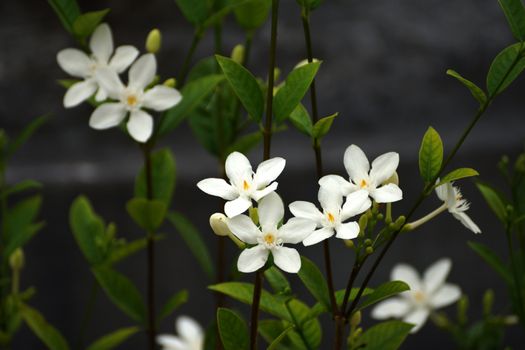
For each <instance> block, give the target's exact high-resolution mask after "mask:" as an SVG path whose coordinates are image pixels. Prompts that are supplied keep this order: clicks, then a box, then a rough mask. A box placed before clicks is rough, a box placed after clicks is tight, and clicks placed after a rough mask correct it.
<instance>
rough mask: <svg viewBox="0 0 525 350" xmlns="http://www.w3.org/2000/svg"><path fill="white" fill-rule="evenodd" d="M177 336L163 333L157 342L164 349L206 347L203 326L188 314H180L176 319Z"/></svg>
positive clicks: (195, 349)
mask: <svg viewBox="0 0 525 350" xmlns="http://www.w3.org/2000/svg"><path fill="white" fill-rule="evenodd" d="M175 330H176V331H177V334H178V335H177V336H175V335H170V334H161V335H158V336H157V343H158V344H159V345H160V346H162V350H202V349H204V332H203V330H202V328H201V326H200V325H199V324H198V323H197V322H196V321H195V320H194V319H192V318H190V317H188V316H180V317H179V318H177V320H176V321H175Z"/></svg>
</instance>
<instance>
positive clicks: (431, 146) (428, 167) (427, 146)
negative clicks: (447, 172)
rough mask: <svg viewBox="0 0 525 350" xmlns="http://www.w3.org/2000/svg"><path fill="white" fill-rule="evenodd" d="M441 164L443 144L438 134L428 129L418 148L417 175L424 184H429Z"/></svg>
mask: <svg viewBox="0 0 525 350" xmlns="http://www.w3.org/2000/svg"><path fill="white" fill-rule="evenodd" d="M442 163H443V142H442V141H441V137H440V136H439V133H438V132H437V131H436V130H435V129H434V128H433V127H429V128H428V130H427V132H426V133H425V136H423V141H421V147H420V148H419V173H420V174H421V177H422V178H423V180H424V181H425V182H431V181H432V180H434V179H435V178H436V177H437V176H438V175H439V171H440V170H441V164H442Z"/></svg>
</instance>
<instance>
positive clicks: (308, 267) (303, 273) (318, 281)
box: [298, 256, 332, 310]
mask: <svg viewBox="0 0 525 350" xmlns="http://www.w3.org/2000/svg"><path fill="white" fill-rule="evenodd" d="M298 276H299V278H300V279H301V281H302V282H303V284H304V285H305V287H306V288H307V289H308V291H309V292H310V293H311V294H312V295H313V296H314V298H315V299H317V300H318V301H319V302H320V303H321V304H322V305H323V306H324V307H325V308H326V309H327V310H332V306H331V304H330V294H329V292H328V285H327V284H326V281H325V279H324V276H323V274H322V273H321V271H320V270H319V268H318V267H317V265H315V264H314V263H313V262H312V261H311V260H309V259H308V258H305V257H304V256H301V270H299V273H298Z"/></svg>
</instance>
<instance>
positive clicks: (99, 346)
mask: <svg viewBox="0 0 525 350" xmlns="http://www.w3.org/2000/svg"><path fill="white" fill-rule="evenodd" d="M139 330H140V328H139V327H127V328H121V329H118V330H116V331H114V332H111V333H109V334H107V335H105V336H103V337H102V338H100V339H98V340H96V341H95V342H94V343H93V344H91V345H90V346H89V347H88V348H87V350H111V349H114V348H116V347H117V346H119V345H120V344H122V343H123V342H125V341H126V340H127V339H128V338H129V337H131V336H132V335H134V334H135V333H137V332H138V331H139Z"/></svg>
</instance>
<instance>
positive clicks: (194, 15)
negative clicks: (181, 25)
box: [175, 0, 209, 25]
mask: <svg viewBox="0 0 525 350" xmlns="http://www.w3.org/2000/svg"><path fill="white" fill-rule="evenodd" d="M175 2H176V3H177V6H178V7H179V9H180V10H181V12H182V14H183V15H184V17H186V19H187V20H188V21H189V22H191V23H192V24H193V25H198V24H202V23H203V22H204V21H205V20H206V18H208V11H209V1H207V0H175Z"/></svg>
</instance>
